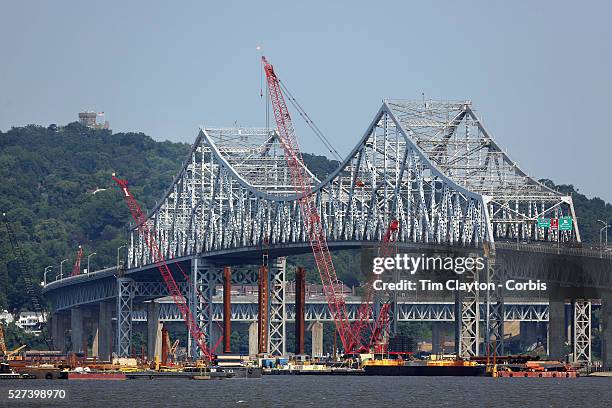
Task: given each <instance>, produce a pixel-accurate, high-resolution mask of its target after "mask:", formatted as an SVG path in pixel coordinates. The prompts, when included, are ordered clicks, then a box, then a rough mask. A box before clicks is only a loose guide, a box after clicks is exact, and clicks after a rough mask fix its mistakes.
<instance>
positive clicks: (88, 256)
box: [87, 252, 96, 273]
mask: <svg viewBox="0 0 612 408" xmlns="http://www.w3.org/2000/svg"><path fill="white" fill-rule="evenodd" d="M95 254H96V253H95V252H92V253H91V254H89V255H87V273H90V272H91V270H90V269H89V258H91V257H92V256H94V255H95Z"/></svg>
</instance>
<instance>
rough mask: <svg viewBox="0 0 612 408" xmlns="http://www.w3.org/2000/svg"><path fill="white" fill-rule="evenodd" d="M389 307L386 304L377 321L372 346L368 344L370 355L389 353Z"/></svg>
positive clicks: (381, 309) (371, 340)
mask: <svg viewBox="0 0 612 408" xmlns="http://www.w3.org/2000/svg"><path fill="white" fill-rule="evenodd" d="M389 306H390V305H389V303H385V304H383V305H382V307H381V308H380V313H379V314H378V319H376V323H375V325H374V329H373V330H372V336H371V337H370V344H368V349H369V352H370V353H385V352H386V351H387V346H388V344H389V339H388V333H389Z"/></svg>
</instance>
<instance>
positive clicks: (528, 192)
mask: <svg viewBox="0 0 612 408" xmlns="http://www.w3.org/2000/svg"><path fill="white" fill-rule="evenodd" d="M311 178H312V180H313V183H314V184H315V185H313V194H314V195H315V196H316V203H317V206H318V210H319V213H320V214H321V217H322V222H323V227H324V229H325V232H326V235H327V239H328V240H329V241H347V240H348V241H350V240H356V241H379V240H381V239H382V236H383V234H384V232H385V230H386V227H387V226H388V225H389V222H390V221H391V220H392V219H397V220H399V222H400V225H399V231H398V240H399V241H400V242H408V243H432V244H444V245H459V246H468V247H475V248H477V247H480V246H482V245H483V243H484V242H488V243H489V244H492V245H494V242H495V241H496V240H504V241H505V240H530V241H557V240H559V241H577V240H579V239H580V235H579V232H578V229H577V225H576V222H575V214H574V210H573V205H572V200H571V197H569V196H563V195H562V194H560V193H558V192H556V191H554V190H551V189H550V188H548V187H546V186H544V185H542V184H541V183H539V182H538V181H536V180H535V179H533V178H531V177H529V176H527V174H526V173H524V172H523V171H522V170H521V169H520V168H519V167H518V165H517V164H516V163H515V162H513V161H512V160H511V159H510V158H509V157H508V155H507V154H506V153H504V152H503V150H502V149H501V148H500V147H499V146H498V145H497V144H496V143H495V142H494V140H493V139H492V137H491V136H490V134H489V133H488V132H487V130H486V129H485V128H484V126H483V125H482V123H481V122H480V120H479V119H478V117H477V116H476V113H475V111H474V109H473V108H472V105H471V103H470V102H467V101H465V102H425V103H423V102H408V101H398V100H385V101H384V102H383V104H382V107H381V108H380V110H379V111H378V112H377V114H376V116H375V117H374V120H373V121H372V122H371V124H370V126H369V127H368V128H367V130H366V132H365V135H364V136H363V137H362V139H361V140H360V142H359V143H358V144H357V146H356V147H355V148H354V149H353V150H352V152H351V153H350V154H349V156H348V157H347V158H346V159H345V160H344V161H343V162H342V163H341V165H340V167H339V168H338V169H337V170H336V171H335V172H334V173H332V174H331V175H330V176H329V177H328V178H327V179H325V180H322V181H321V180H317V179H316V178H315V177H314V176H313V177H311ZM563 215H569V216H571V217H572V218H573V219H574V224H575V226H576V228H574V229H573V231H562V232H557V231H552V232H549V231H545V230H544V229H542V228H538V227H537V219H538V218H539V217H559V216H563ZM301 217H302V215H301V213H300V210H299V206H298V202H297V200H296V196H295V193H294V186H293V185H292V183H291V174H290V169H289V168H288V167H287V165H286V161H285V159H284V157H283V149H282V147H281V146H280V144H279V139H278V135H277V133H276V132H275V131H272V130H266V129H248V128H226V129H210V128H204V129H201V131H200V133H199V134H198V137H197V139H196V142H195V143H194V145H193V147H192V149H191V152H190V154H189V157H188V159H187V160H186V161H185V163H184V166H183V168H182V170H181V172H180V173H179V175H178V176H177V177H176V178H175V180H174V182H173V183H172V186H171V187H170V188H169V189H168V191H167V192H166V194H165V196H164V198H163V199H162V201H161V202H160V203H159V205H158V206H157V207H156V208H154V209H153V210H152V211H151V212H150V213H149V216H148V221H147V222H148V223H150V224H151V227H154V230H155V231H157V234H158V237H156V238H157V240H158V242H160V243H161V244H160V245H161V250H162V253H163V254H164V256H165V257H166V259H172V258H178V257H184V256H196V255H198V254H203V253H206V252H209V251H215V250H222V249H233V248H241V247H257V246H260V245H261V244H262V242H264V241H266V242H268V244H269V245H275V244H291V243H303V242H307V239H308V238H307V234H306V232H307V231H305V229H304V222H303V220H302V219H301ZM128 253H129V258H128V267H129V268H137V267H142V266H146V265H150V264H152V263H153V260H152V258H151V255H150V253H149V250H148V248H147V246H146V244H145V243H144V242H143V241H142V239H141V237H140V236H139V234H138V233H137V231H135V230H134V231H132V234H131V239H130V246H129V252H128Z"/></svg>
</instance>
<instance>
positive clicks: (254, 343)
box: [249, 322, 259, 357]
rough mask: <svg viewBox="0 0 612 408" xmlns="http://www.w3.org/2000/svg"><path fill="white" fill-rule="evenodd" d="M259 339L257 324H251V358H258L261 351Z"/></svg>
mask: <svg viewBox="0 0 612 408" xmlns="http://www.w3.org/2000/svg"><path fill="white" fill-rule="evenodd" d="M258 337H259V335H258V333H257V322H251V323H250V324H249V356H251V357H254V356H256V355H257V352H258V351H259V350H258V349H257V343H258Z"/></svg>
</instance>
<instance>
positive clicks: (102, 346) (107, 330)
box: [92, 302, 113, 361]
mask: <svg viewBox="0 0 612 408" xmlns="http://www.w3.org/2000/svg"><path fill="white" fill-rule="evenodd" d="M112 317H113V303H112V302H102V303H100V306H99V311H98V317H97V319H96V322H97V326H96V327H94V344H93V347H92V354H93V356H94V357H97V358H98V360H103V361H110V351H111V344H112V341H113V327H112Z"/></svg>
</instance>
